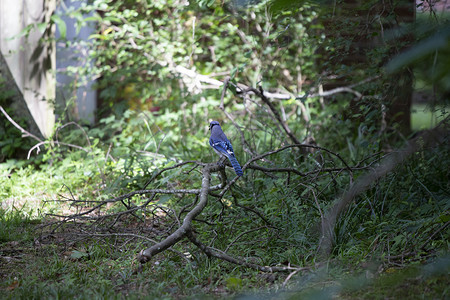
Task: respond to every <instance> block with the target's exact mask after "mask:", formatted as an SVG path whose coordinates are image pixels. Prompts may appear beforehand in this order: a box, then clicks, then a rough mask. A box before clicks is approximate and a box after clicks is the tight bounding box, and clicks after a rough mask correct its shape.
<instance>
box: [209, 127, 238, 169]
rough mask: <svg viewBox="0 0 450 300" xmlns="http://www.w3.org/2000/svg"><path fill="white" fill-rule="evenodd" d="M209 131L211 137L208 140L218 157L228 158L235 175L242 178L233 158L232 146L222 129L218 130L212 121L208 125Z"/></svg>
mask: <svg viewBox="0 0 450 300" xmlns="http://www.w3.org/2000/svg"><path fill="white" fill-rule="evenodd" d="M209 130H211V137H210V138H209V144H210V145H211V147H212V148H213V149H214V151H216V152H217V154H219V155H220V157H222V156H225V157H226V158H228V160H229V161H230V163H231V165H232V166H233V168H234V171H235V172H236V175H237V176H242V175H243V174H244V172H242V169H241V166H240V165H239V163H238V161H237V159H236V157H235V156H234V151H233V146H231V143H230V141H229V140H228V139H227V136H226V135H225V133H223V131H222V128H220V125H219V122H217V121H212V122H211V123H209Z"/></svg>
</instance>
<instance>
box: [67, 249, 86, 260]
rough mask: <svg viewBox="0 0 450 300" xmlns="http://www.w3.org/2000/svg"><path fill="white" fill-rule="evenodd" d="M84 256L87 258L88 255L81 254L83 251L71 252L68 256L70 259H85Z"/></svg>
mask: <svg viewBox="0 0 450 300" xmlns="http://www.w3.org/2000/svg"><path fill="white" fill-rule="evenodd" d="M86 256H89V254H88V253H86V252H83V251H78V250H73V251H72V253H71V254H70V257H71V258H75V259H78V258H82V257H86Z"/></svg>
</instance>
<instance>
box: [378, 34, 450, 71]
mask: <svg viewBox="0 0 450 300" xmlns="http://www.w3.org/2000/svg"><path fill="white" fill-rule="evenodd" d="M449 37H450V29H447V30H445V31H443V32H439V33H437V34H435V35H434V36H432V37H431V38H428V39H426V40H424V41H422V42H420V43H418V44H417V45H415V46H414V47H412V48H411V49H409V50H407V51H405V52H403V53H401V54H399V55H398V56H396V57H395V58H394V59H392V60H391V61H390V62H389V63H388V64H387V65H386V72H387V73H390V74H391V73H395V72H397V71H399V70H400V69H401V68H403V67H405V66H408V65H410V64H411V63H413V62H415V61H417V60H419V59H420V58H422V57H424V56H426V55H429V54H432V53H433V52H435V51H438V50H440V49H445V47H447V45H448V39H449Z"/></svg>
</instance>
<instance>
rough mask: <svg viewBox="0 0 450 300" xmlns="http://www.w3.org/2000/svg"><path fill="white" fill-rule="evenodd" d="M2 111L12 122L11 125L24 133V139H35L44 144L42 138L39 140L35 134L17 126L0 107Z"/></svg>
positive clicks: (0, 107)
mask: <svg viewBox="0 0 450 300" xmlns="http://www.w3.org/2000/svg"><path fill="white" fill-rule="evenodd" d="M0 111H1V112H2V113H3V115H5V117H6V118H7V119H8V121H9V122H11V124H13V125H14V127H16V128H17V129H19V130H20V132H22V134H23V136H24V137H28V136H29V137H32V138H33V139H35V140H36V141H38V142H42V140H41V139H40V138H38V137H37V136H35V135H34V134H32V133H30V132H28V131H26V130H25V129H23V128H22V127H21V126H20V125H19V124H17V123H16V122H14V120H13V119H12V118H11V117H10V116H9V115H8V114H7V113H6V111H5V110H4V109H3V107H2V106H0Z"/></svg>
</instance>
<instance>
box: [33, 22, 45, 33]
mask: <svg viewBox="0 0 450 300" xmlns="http://www.w3.org/2000/svg"><path fill="white" fill-rule="evenodd" d="M36 26H37V28H38V29H39V31H40V32H41V33H44V32H45V29H46V28H47V23H45V22H44V23H37V24H36Z"/></svg>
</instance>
